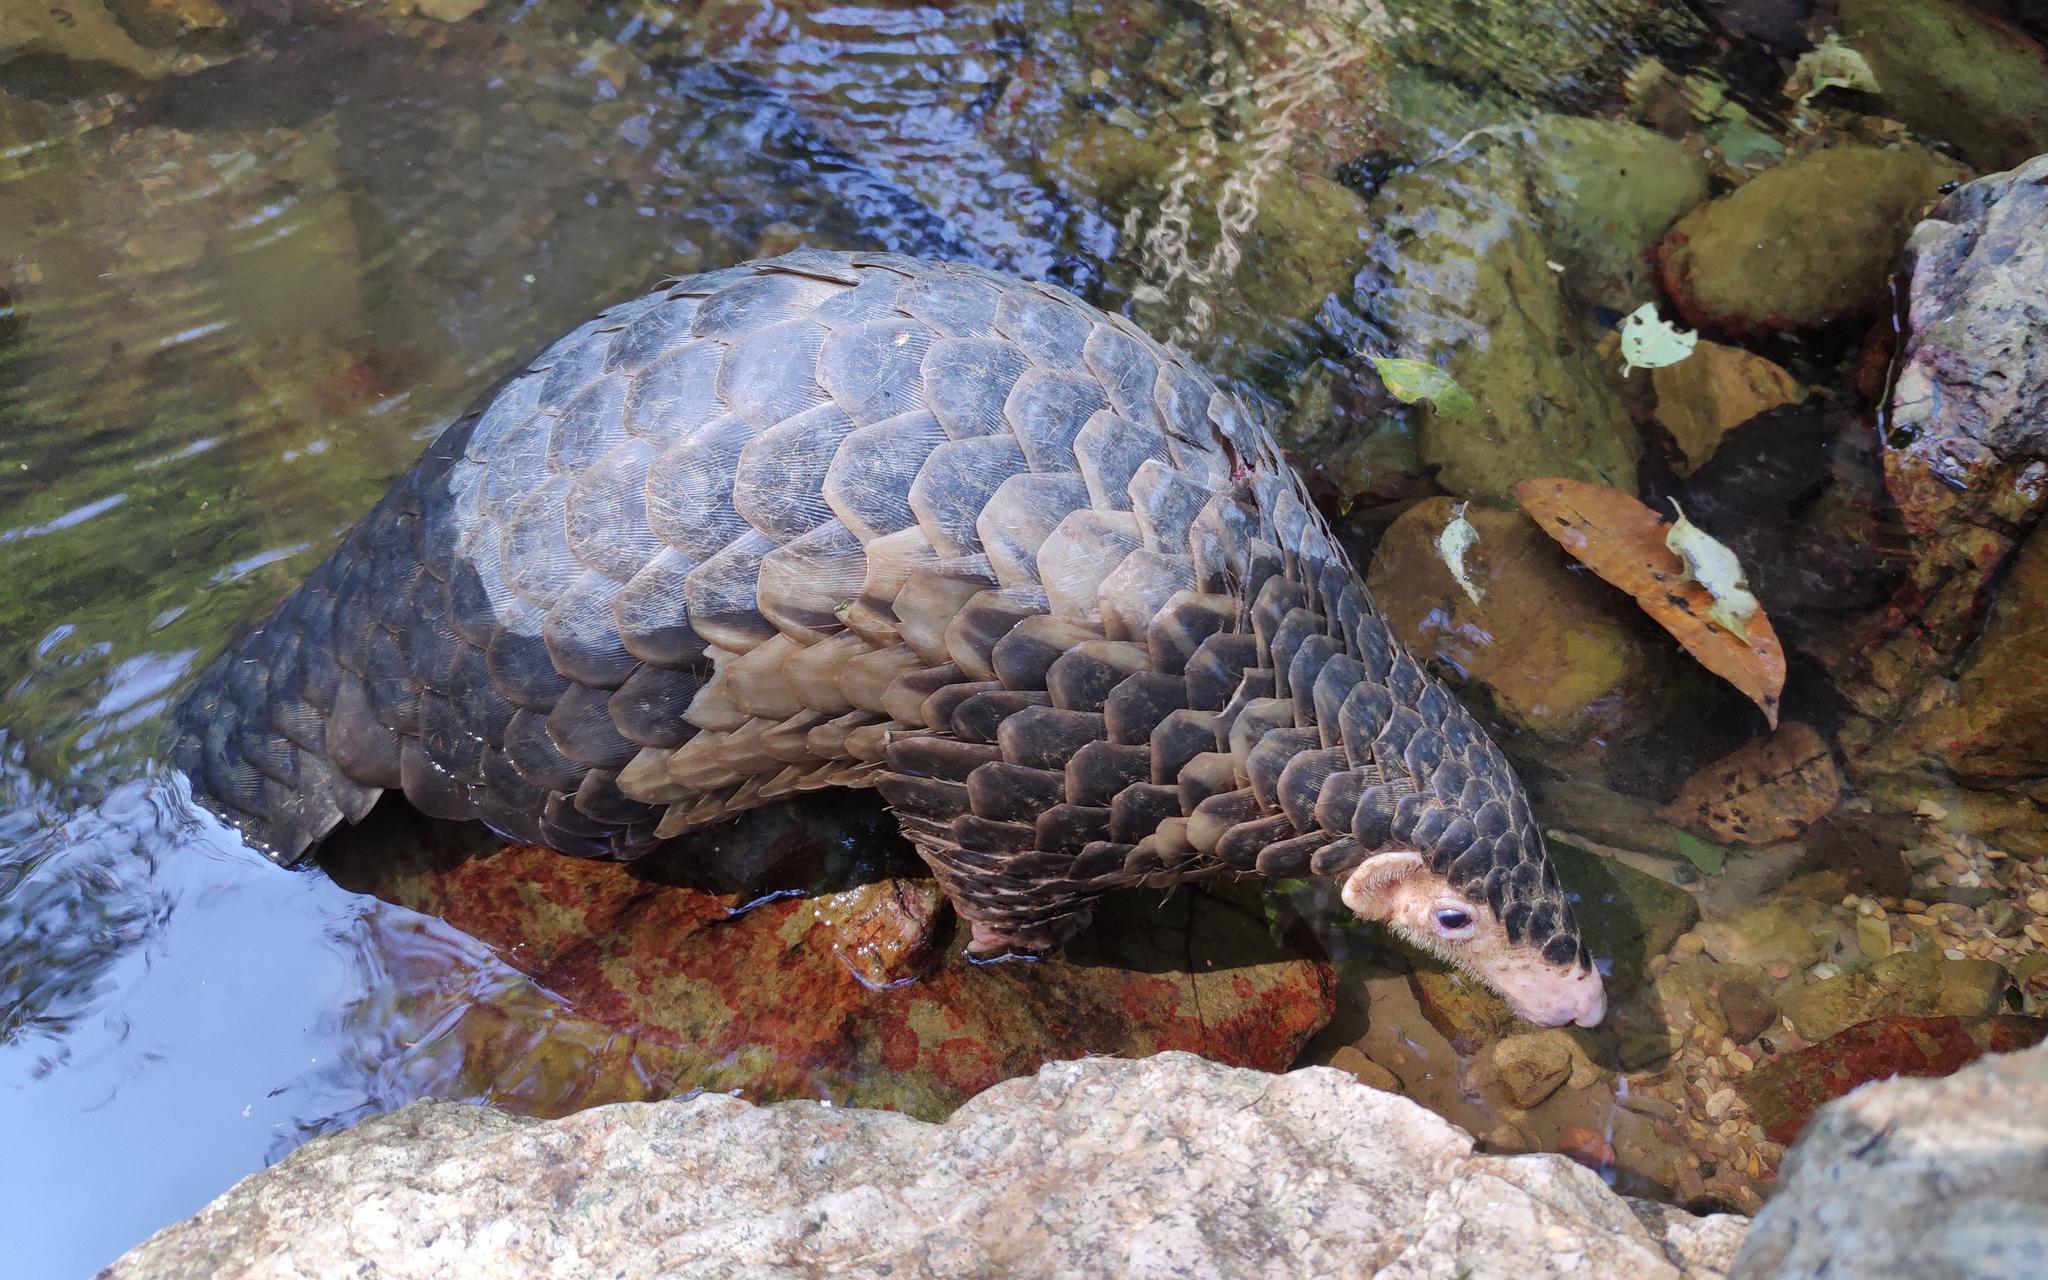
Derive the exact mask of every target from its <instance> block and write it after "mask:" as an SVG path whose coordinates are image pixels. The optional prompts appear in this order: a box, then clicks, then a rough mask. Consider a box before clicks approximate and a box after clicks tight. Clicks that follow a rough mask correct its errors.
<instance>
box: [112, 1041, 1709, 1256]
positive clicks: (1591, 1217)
mask: <svg viewBox="0 0 2048 1280" xmlns="http://www.w3.org/2000/svg"><path fill="white" fill-rule="evenodd" d="M1744 1227H1745V1224H1744V1222H1743V1220H1742V1219H1740V1218H1738V1217H1733V1216H1728V1215H1715V1216H1711V1217H1704V1218H1695V1217H1692V1216H1691V1215H1689V1214H1685V1213H1682V1212H1679V1211H1677V1210H1673V1209H1669V1208H1665V1207H1663V1206H1653V1205H1647V1204H1640V1203H1638V1202H1633V1201H1629V1200H1625V1199H1623V1198H1622V1197H1620V1196H1617V1195H1615V1194H1614V1193H1613V1192H1612V1191H1610V1190H1609V1189H1608V1188H1607V1187H1606V1185H1605V1184H1604V1183H1603V1182H1602V1181H1601V1180H1600V1177H1599V1175H1598V1174H1596V1173H1593V1172H1592V1171H1591V1170H1588V1169H1584V1168H1581V1167H1580V1166H1578V1165H1576V1164H1574V1163H1572V1162H1571V1161H1570V1160H1568V1159H1565V1158H1564V1157H1562V1156H1549V1155H1542V1156H1482V1155H1478V1154H1476V1153H1475V1151H1474V1149H1473V1140H1472V1138H1471V1136H1470V1135H1469V1134H1467V1133H1465V1132H1464V1131H1463V1130H1461V1129H1458V1128H1456V1127H1455V1126H1453V1125H1451V1124H1450V1123H1448V1122H1447V1121H1444V1120H1442V1119H1440V1118H1438V1117H1437V1116H1435V1115H1434V1114H1432V1113H1430V1112H1428V1111H1426V1110H1424V1109H1423V1108H1422V1107H1421V1106H1419V1105H1417V1104H1416V1103H1414V1102H1411V1101H1409V1100H1408V1099H1406V1098H1402V1097H1399V1096H1398V1095H1395V1094H1390V1093H1384V1092H1381V1091H1379V1090H1376V1089H1372V1088H1369V1087H1367V1086H1364V1085H1361V1084H1359V1083H1358V1082H1357V1081H1355V1080H1353V1079H1352V1078H1351V1077H1349V1076H1348V1075H1346V1074H1344V1073H1343V1072H1340V1071H1331V1070H1328V1069H1326V1068H1310V1069H1308V1070H1304V1071H1297V1072H1294V1073H1292V1074H1289V1075H1285V1076H1277V1077H1276V1076H1269V1075H1265V1074H1263V1073H1258V1072H1250V1071H1239V1070H1232V1069H1230V1068H1227V1067H1220V1066H1217V1065H1215V1064H1213V1063H1209V1062H1204V1061H1202V1060H1200V1059H1197V1058H1194V1057H1191V1056H1188V1055H1185V1054H1169V1055H1163V1056H1161V1057H1158V1058H1153V1059H1150V1060H1148V1061H1144V1062H1125V1061H1117V1060H1090V1061H1082V1062H1065V1063H1059V1064H1055V1065H1052V1066H1048V1067H1046V1068H1045V1069H1043V1070H1042V1071H1041V1072H1039V1074H1038V1075H1037V1076H1036V1077H1035V1078H1033V1079H1030V1080H1019V1081H1013V1082H1011V1083H1009V1084H1006V1085H1002V1086H999V1087H998V1088H996V1089H993V1090H990V1091H989V1092H988V1093H986V1094H984V1095H982V1096H981V1097H980V1098H978V1099H976V1100H975V1101H974V1102H972V1103H970V1104H968V1106H966V1107H964V1108H962V1109H961V1110H960V1111H959V1112H958V1113H957V1114H956V1115H954V1116H953V1118H952V1119H950V1120H949V1121H947V1122H946V1123H945V1124H942V1125H939V1124H924V1123H920V1122H918V1121H915V1120H911V1119H908V1118H906V1117H903V1116H897V1115H889V1114H883V1113H877V1112H867V1111H858V1110H848V1109H835V1108H829V1107H820V1106H818V1105H817V1104H815V1103H807V1102H793V1103H785V1104H782V1105H780V1106H773V1107H755V1106H750V1105H749V1104H747V1103H745V1102H742V1101H739V1100H738V1099H735V1098H728V1097H723V1096H719V1095H715V1094H709V1095H701V1096H697V1097H692V1098H687V1099H674V1100H671V1101H668V1102H662V1103H651V1104H628V1105H622V1106H617V1107H606V1108H602V1109H598V1110H593V1111H585V1112H580V1113H578V1114H576V1115H573V1116H569V1117H567V1118H565V1119H561V1120H555V1121H549V1122H532V1121H521V1120H516V1119H513V1118H511V1117H509V1116H505V1115H502V1114H499V1113H497V1112H494V1111H489V1110H485V1109H482V1108H477V1107H467V1106H462V1105H458V1104H454V1103H421V1104H417V1105H415V1106H412V1107H408V1108H406V1109H405V1110H403V1111H400V1112H397V1113H394V1114H392V1115H388V1116H382V1117H379V1118H377V1119H374V1120H371V1121H368V1122H366V1123H364V1124H362V1125H360V1126H358V1127H357V1128H355V1129H351V1130H348V1131H345V1132H343V1133H339V1134H334V1135H331V1136H328V1137H323V1138H316V1139H314V1140H313V1141H312V1142H310V1143H308V1144H307V1145H306V1146H305V1147H302V1148H301V1149H300V1150H299V1151H298V1152H296V1153H294V1154H293V1155H291V1156H289V1157H287V1158H286V1159H285V1160H284V1161H283V1162H282V1163H281V1164H279V1165H277V1166H276V1167H274V1168H271V1169H268V1170H265V1171H264V1172H262V1173H259V1174H256V1175H254V1176H253V1177H250V1178H248V1179H245V1180H244V1181H243V1182H242V1183H241V1184H240V1185H238V1186H237V1187H235V1188H234V1189H233V1190H231V1191H229V1192H228V1193H227V1194H226V1195H224V1196H222V1197H221V1198H220V1199H219V1200H217V1201H215V1202H214V1203H213V1204H212V1205H210V1206H209V1207H208V1208H206V1209H205V1210H203V1211H201V1213H200V1214H199V1215H198V1216H196V1217H194V1218H192V1219H189V1220H187V1221H185V1222H182V1223H178V1224H176V1225H174V1226H171V1227H169V1228H167V1229H165V1230H164V1231H161V1232H159V1233H158V1234H157V1235H156V1236H154V1237H153V1238H151V1239H150V1240H148V1241H146V1242H145V1243H144V1244H142V1245H141V1246H139V1247H138V1248H136V1249H135V1250H133V1251H132V1252H130V1253H129V1254H128V1255H127V1256H125V1257H124V1258H122V1259H121V1260H120V1261H118V1262H116V1263H115V1264H114V1266H113V1267H112V1268H110V1269H109V1270H108V1271H107V1272H106V1273H104V1274H105V1276H106V1277H107V1280H131V1278H137V1277H143V1276H147V1277H150V1278H151V1280H177V1278H179V1277H202V1276H203V1277H207V1280H236V1278H238V1277H252V1276H257V1275H280V1274H287V1273H290V1274H322V1275H330V1274H336V1273H339V1272H344V1271H346V1272H351V1273H354V1272H361V1273H364V1274H369V1273H371V1272H374V1273H375V1274H377V1275H379V1276H382V1277H386V1280H404V1278H405V1277H412V1276H420V1277H424V1276H430V1275H433V1276H439V1275H449V1274H460V1275H462V1276H464V1277H467V1278H468V1280H492V1278H493V1277H500V1276H527V1275H536V1274H543V1273H547V1272H549V1271H550V1270H551V1269H553V1268H557V1267H559V1266H560V1265H561V1262H562V1259H564V1258H574V1259H575V1265H576V1270H577V1271H578V1272H579V1273H582V1274H603V1275H607V1276H616V1277H622V1278H623V1277H639V1276H648V1277H652V1276H656V1275H662V1276H674V1275H700V1274H701V1275H710V1274H716V1275H720V1276H732V1277H757V1276H758V1277H768V1276H780V1277H790V1276H803V1275H825V1274H843V1273H850V1272H852V1271H855V1270H858V1271H860V1272H861V1273H863V1274H876V1275H890V1276H894V1277H897V1280H904V1278H906V1277H908V1278H913V1280H914V1278H916V1277H941V1276H943V1277H954V1276H970V1275H971V1276H1040V1275H1061V1276H1076V1277H1091V1276H1105V1277H1106V1276H1117V1277H1125V1276H1146V1277H1162V1278H1163V1277H1167V1276H1185V1277H1224V1276H1245V1275H1338V1274H1343V1275H1376V1276H1378V1277H1381V1278H1382V1280H1424V1278H1425V1277H1426V1278H1428V1280H1438V1278H1439V1277H1443V1276H1447V1275H1452V1274H1463V1275H1467V1276H1473V1277H1509V1276H1512V1277H1515V1278H1516V1280H1550V1278H1552V1277H1556V1278H1558V1280H1563V1278H1564V1277H1572V1278H1573V1280H1585V1278H1588V1277H1590V1278H1592V1280H1720V1278H1721V1277H1722V1276H1723V1275H1724V1274H1725V1271H1726V1268H1727V1265H1728V1262H1729V1260H1730V1259H1731V1257H1732V1256H1733V1254H1734V1252H1735V1250H1736V1248H1737V1247H1738V1246H1739V1244H1740V1241H1741V1238H1742V1234H1743V1231H1744Z"/></svg>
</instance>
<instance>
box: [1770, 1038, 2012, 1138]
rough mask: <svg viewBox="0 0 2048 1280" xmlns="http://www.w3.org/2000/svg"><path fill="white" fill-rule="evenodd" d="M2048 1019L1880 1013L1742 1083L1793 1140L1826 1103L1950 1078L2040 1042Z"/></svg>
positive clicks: (1776, 1133) (1774, 1130)
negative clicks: (1902, 1083) (1903, 1081)
mask: <svg viewBox="0 0 2048 1280" xmlns="http://www.w3.org/2000/svg"><path fill="white" fill-rule="evenodd" d="M2044 1035H2048V1022H2044V1021H2043V1020H2041V1019H2039V1018H2026V1017H2020V1016H2019V1015H2016V1014H2000V1015H1998V1016H1996V1017H1990V1018H1955V1017H1943V1018H1879V1019H1875V1020H1872V1021H1869V1022H1860V1023H1857V1024H1856V1025H1855V1026H1853V1027H1850V1028H1849V1029H1848V1030H1846V1031H1843V1032H1842V1033H1841V1034H1839V1035H1836V1036H1834V1037H1832V1038H1830V1039H1828V1040H1824V1041H1822V1042H1821V1043H1819V1044H1816V1045H1813V1046H1811V1047H1809V1048H1806V1049H1801V1050H1799V1051H1798V1052H1796V1053H1789V1054H1786V1055H1785V1056H1784V1057H1781V1058H1779V1059H1777V1060H1775V1061H1773V1062H1770V1063H1767V1064H1765V1065H1763V1066H1760V1067H1758V1068H1757V1069H1756V1070H1754V1071H1752V1072H1750V1073H1749V1074H1748V1075H1745V1076H1743V1077H1742V1078H1741V1079H1739V1080H1737V1081H1736V1083H1735V1089H1736V1091H1737V1092H1738V1093H1740V1094H1741V1095H1742V1098H1743V1100H1744V1101H1745V1102H1747V1103H1748V1104H1749V1107H1750V1110H1751V1111H1752V1112H1754V1113H1755V1115H1756V1118H1757V1121H1758V1122H1759V1123H1761V1124H1762V1125H1763V1126H1764V1131H1765V1133H1766V1134H1768V1135H1769V1136H1770V1138H1771V1139H1772V1140H1773V1141H1775V1142H1790V1141H1791V1140H1792V1139H1793V1138H1795V1137H1797V1136H1798V1134H1799V1131H1800V1130H1801V1129H1802V1128H1804V1127H1805V1126H1806V1122H1807V1120H1808V1119H1809V1118H1811V1117H1812V1115H1813V1113H1814V1112H1815V1111H1816V1110H1818V1109H1819V1107H1820V1106H1821V1104H1822V1103H1825V1102H1828V1101H1830V1100H1831V1099H1834V1098H1839V1097H1841V1096H1842V1095H1843V1094H1845V1093H1848V1092H1849V1091H1850V1090H1852V1089H1854V1088H1855V1087H1856V1086H1857V1085H1860V1084H1864V1083H1866V1082H1868V1081H1871V1080H1885V1079H1889V1078H1891V1077H1893V1076H1921V1077H1928V1076H1945V1075H1951V1074H1953V1073H1954V1072H1956V1071H1957V1070H1959V1069H1961V1068H1962V1067H1964V1066H1966V1065H1968V1064H1969V1063H1971V1062H1974V1061H1975V1060H1976V1059H1978V1058H1980V1057H1982V1056H1984V1055H1985V1054H1986V1053H2010V1052H2012V1051H2013V1050H2015V1049H2024V1048H2026V1047H2028V1046H2030V1045H2034V1044H2038V1043H2040V1042H2041V1040H2042V1038H2043V1036H2044Z"/></svg>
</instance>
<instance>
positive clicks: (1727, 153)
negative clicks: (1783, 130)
mask: <svg viewBox="0 0 2048 1280" xmlns="http://www.w3.org/2000/svg"><path fill="white" fill-rule="evenodd" d="M1706 135H1707V140H1708V141H1709V142H1712V143H1713V144H1714V146H1715V147H1716V148H1717V149H1719V151H1720V152H1721V158H1722V159H1723V160H1726V161H1727V162H1728V163H1729V164H1730V165H1731V166H1733V167H1734V168H1737V169H1742V168H1747V167H1748V166H1749V164H1750V162H1751V161H1756V162H1758V163H1759V164H1775V163H1776V162H1777V161H1779V160H1782V159H1784V158H1785V144H1784V143H1782V142H1780V141H1778V140H1777V139H1776V138H1773V137H1772V136H1771V135H1769V134H1767V133H1765V132H1764V131H1763V130H1761V129H1759V128H1757V127H1756V126H1755V125H1753V124H1751V123H1750V122H1749V121H1747V120H1723V121H1720V122H1719V123H1717V124H1714V125H1711V126H1709V127H1708V128H1707V130H1706Z"/></svg>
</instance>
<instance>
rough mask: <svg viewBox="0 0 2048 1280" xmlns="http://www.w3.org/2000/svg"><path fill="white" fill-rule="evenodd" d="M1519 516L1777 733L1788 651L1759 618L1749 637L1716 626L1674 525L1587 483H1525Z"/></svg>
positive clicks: (1709, 597) (1519, 491) (1519, 492)
mask: <svg viewBox="0 0 2048 1280" xmlns="http://www.w3.org/2000/svg"><path fill="white" fill-rule="evenodd" d="M1515 495H1516V496H1517V497H1518V498H1519V499H1520V500H1521V503H1522V510H1523V511H1525V512H1527V513H1528V515H1529V518H1530V519H1532V520H1534V521H1535V522H1536V525H1537V527H1538V528H1540V529H1542V530H1543V531H1544V532H1545V533H1547V534H1549V535H1550V536H1551V537H1552V538H1553V539H1555V540H1556V541H1557V543H1558V545H1560V546H1562V547H1563V548H1564V549H1565V550H1566V551H1568V552H1570V553H1571V554H1572V557H1573V558H1574V559H1576V560H1578V561H1579V563H1581V564H1583V565H1585V566H1586V567H1587V568H1588V569H1591V570H1592V571H1593V572H1594V573H1597V574H1599V575H1600V576H1601V577H1602V578H1604V579H1606V580H1607V581H1608V582H1610V583H1613V584H1614V585H1615V586H1617V587H1620V588H1621V589H1622V590H1623V591H1626V592H1628V593H1629V594H1630V595H1632V596H1634V597H1635V598H1636V603H1637V604H1639V605H1641V606H1642V609H1643V612H1645V613H1647V614H1649V615H1650V616H1651V617H1652V618H1655V619H1656V620H1657V623H1658V625H1660V626H1662V627H1663V628H1664V629H1665V630H1666V631H1669V632H1670V633H1671V634H1672V635H1673V636H1675V637H1677V639H1678V643H1679V644H1681V645H1683V646H1685V651H1686V652H1687V653H1690V654H1691V655H1692V656H1693V657H1694V658H1697V659H1698V660H1699V663H1700V665H1701V666H1703V667H1705V668H1706V669H1707V670H1709V671H1711V672H1713V673H1714V674H1715V675H1717V676H1719V677H1721V678H1722V679H1723V680H1726V681H1727V682H1728V683H1729V684H1732V685H1734V686H1735V687H1736V688H1737V689H1740V690H1741V691H1742V693H1743V695H1744V696H1745V697H1747V698H1748V699H1749V700H1750V701H1751V702H1754V703H1756V705H1757V706H1758V707H1759V708H1761V709H1762V711H1763V713H1764V717H1765V718H1766V719H1767V720H1769V721H1770V724H1771V727H1772V728H1774V729H1775V728H1777V726H1778V696H1779V694H1780V693H1782V692H1783V691H1784V688H1785V650H1784V647H1783V646H1782V645H1780V644H1779V643H1778V636H1777V633H1776V632H1775V631H1774V630H1772V628H1771V620H1770V619H1769V618H1768V617H1765V616H1764V614H1763V613H1762V612H1758V613H1756V614H1754V615H1753V616H1752V617H1751V618H1750V619H1749V627H1748V633H1747V635H1738V634H1737V633H1735V632H1734V631H1732V630H1730V629H1729V628H1728V627H1726V626H1724V625H1722V624H1721V623H1720V622H1718V621H1716V620H1715V617H1714V610H1715V607H1716V603H1717V602H1716V601H1715V599H1714V596H1713V593H1711V592H1710V591H1708V590H1707V589H1706V588H1705V587H1703V586H1701V585H1700V584H1699V583H1698V582H1696V581H1694V580H1693V578H1692V576H1691V574H1689V573H1688V572H1687V570H1686V565H1685V561H1683V560H1681V559H1680V558H1679V556H1678V553H1677V552H1675V551H1673V550H1672V549H1671V548H1670V547H1669V546H1667V545H1666V543H1665V538H1666V537H1667V536H1668V535H1669V533H1670V530H1671V526H1670V525H1668V524H1666V523H1665V522H1664V521H1663V520H1662V519H1661V518H1659V517H1658V515H1657V513H1656V512H1654V511H1652V510H1650V509H1649V508H1648V507H1646V506H1644V505H1643V504H1642V503H1640V502H1638V501H1636V499H1635V497H1634V496H1633V495H1631V494H1626V493H1623V492H1621V491H1620V490H1619V489H1610V488H1608V487H1607V486H1606V485H1603V484H1590V483H1588V482H1586V481H1584V480H1565V479H1545V480H1524V481H1523V482H1522V483H1521V484H1519V485H1517V486H1515Z"/></svg>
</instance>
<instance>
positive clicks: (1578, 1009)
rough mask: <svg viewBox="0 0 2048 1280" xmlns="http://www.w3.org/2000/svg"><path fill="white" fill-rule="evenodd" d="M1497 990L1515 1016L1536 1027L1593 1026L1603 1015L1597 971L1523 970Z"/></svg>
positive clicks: (1604, 1004)
mask: <svg viewBox="0 0 2048 1280" xmlns="http://www.w3.org/2000/svg"><path fill="white" fill-rule="evenodd" d="M1500 987H1501V995H1503V996H1505V997H1506V998H1507V1002H1508V1005H1509V1006H1510V1007H1511V1008H1513V1009H1514V1011H1515V1015H1516V1016H1517V1017H1519V1018H1522V1019H1523V1020H1524V1021H1527V1022H1533V1023H1535V1024H1536V1025H1537V1026H1540V1027H1562V1026H1566V1025H1568V1024H1576V1025H1578V1026H1581V1027H1597V1026H1599V1025H1600V1020H1601V1019H1602V1018H1605V1017H1606V1016H1607V987H1606V984H1605V983H1603V982H1602V981H1601V980H1600V971H1599V970H1598V969H1577V968H1574V969H1571V970H1569V971H1566V970H1560V969H1554V968H1548V967H1546V968H1544V969H1541V970H1523V971H1521V972H1520V973H1517V974H1516V975H1515V976H1514V977H1513V978H1512V979H1509V980H1507V981H1504V982H1502V983H1501V984H1500Z"/></svg>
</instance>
